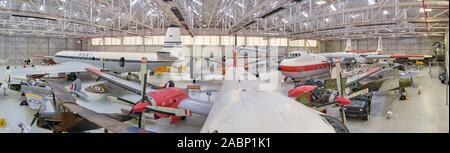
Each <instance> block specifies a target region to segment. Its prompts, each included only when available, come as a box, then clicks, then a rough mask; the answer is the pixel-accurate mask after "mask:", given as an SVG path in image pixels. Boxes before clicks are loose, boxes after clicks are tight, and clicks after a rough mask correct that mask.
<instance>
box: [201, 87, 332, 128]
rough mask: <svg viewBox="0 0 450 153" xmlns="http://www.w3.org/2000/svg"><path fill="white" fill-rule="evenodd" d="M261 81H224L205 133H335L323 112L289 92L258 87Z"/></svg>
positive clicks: (208, 119) (205, 125)
mask: <svg viewBox="0 0 450 153" xmlns="http://www.w3.org/2000/svg"><path fill="white" fill-rule="evenodd" d="M259 85H260V82H258V81H248V80H247V81H224V82H223V84H222V88H221V90H220V91H221V92H220V93H219V95H218V97H217V99H216V101H215V104H214V106H213V108H212V110H211V112H210V113H209V115H208V118H207V119H206V121H205V124H204V125H203V127H202V130H201V132H203V133H214V132H218V133H246V132H252V133H278V132H284V133H311V132H312V133H334V132H336V131H335V128H334V127H333V126H332V125H330V124H329V123H327V121H326V120H325V119H324V118H323V116H322V115H324V114H322V113H320V112H318V111H315V110H313V109H310V108H308V107H306V106H305V105H303V104H300V103H298V102H296V101H295V100H293V99H291V98H288V97H287V96H285V95H283V94H281V93H278V92H273V91H263V90H261V89H259Z"/></svg>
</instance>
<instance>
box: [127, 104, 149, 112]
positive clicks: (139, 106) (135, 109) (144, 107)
mask: <svg viewBox="0 0 450 153" xmlns="http://www.w3.org/2000/svg"><path fill="white" fill-rule="evenodd" d="M148 105H149V103H147V102H144V103H142V102H141V103H138V104H137V105H136V106H134V107H133V108H132V109H131V110H132V111H133V112H135V113H141V112H145V111H146V110H147V106H148Z"/></svg>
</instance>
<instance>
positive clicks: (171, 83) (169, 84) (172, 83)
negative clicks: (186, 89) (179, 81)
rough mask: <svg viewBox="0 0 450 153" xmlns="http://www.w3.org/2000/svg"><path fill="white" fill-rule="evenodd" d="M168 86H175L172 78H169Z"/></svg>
mask: <svg viewBox="0 0 450 153" xmlns="http://www.w3.org/2000/svg"><path fill="white" fill-rule="evenodd" d="M167 86H168V87H169V88H173V87H175V82H173V81H172V80H169V81H168V82H167Z"/></svg>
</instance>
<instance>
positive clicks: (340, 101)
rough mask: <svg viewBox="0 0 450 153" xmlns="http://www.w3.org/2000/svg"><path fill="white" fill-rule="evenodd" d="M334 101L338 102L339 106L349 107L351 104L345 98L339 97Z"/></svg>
mask: <svg viewBox="0 0 450 153" xmlns="http://www.w3.org/2000/svg"><path fill="white" fill-rule="evenodd" d="M336 101H338V105H339V106H343V105H349V104H350V103H351V102H352V101H350V100H348V99H347V98H345V97H340V96H337V97H336Z"/></svg>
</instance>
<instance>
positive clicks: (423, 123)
mask: <svg viewBox="0 0 450 153" xmlns="http://www.w3.org/2000/svg"><path fill="white" fill-rule="evenodd" d="M273 73H278V72H273ZM278 75H279V78H280V80H281V78H282V77H281V74H279V73H278ZM263 77H264V76H263ZM81 79H82V80H83V82H84V83H83V88H84V87H87V86H89V85H92V84H95V83H97V82H95V78H94V77H92V76H90V75H88V74H85V75H82V77H81ZM149 80H150V82H151V83H154V84H157V85H163V84H164V83H166V82H167V81H168V80H169V77H167V76H164V75H163V76H155V77H151V78H150V79H149ZM415 83H416V88H407V89H406V90H407V95H408V96H409V100H407V101H398V97H399V96H398V94H395V93H393V92H392V93H375V94H374V99H373V103H372V118H371V119H370V120H369V121H363V120H360V119H353V118H348V123H347V126H348V128H349V130H350V132H352V133H378V132H382V133H391V132H408V133H409V132H412V133H434V132H442V133H448V132H449V127H448V125H449V109H448V105H446V93H447V92H446V90H445V86H444V85H442V84H441V83H440V81H439V80H438V79H437V78H436V77H434V78H430V77H429V75H428V69H426V70H425V69H424V70H423V71H422V72H421V73H420V74H419V75H418V76H416V78H415ZM64 84H65V85H67V86H68V85H69V82H64ZM187 84H191V81H176V86H178V87H182V88H184V87H186V85H187ZM198 84H200V85H202V86H205V87H206V88H209V89H218V88H219V87H220V85H221V82H220V81H210V82H199V83H198ZM293 86H294V85H293V83H292V82H287V84H286V86H285V87H281V85H279V86H278V87H279V89H278V90H277V91H279V92H282V93H284V94H287V91H288V90H289V89H291V88H292V87H293ZM205 87H204V88H205ZM419 88H421V89H422V90H421V91H422V93H421V94H420V95H418V94H417V92H418V90H419ZM126 93H127V92H120V91H119V92H118V93H114V94H113V93H111V94H93V93H87V94H88V95H89V97H88V99H84V98H80V99H79V100H78V104H80V105H82V106H84V107H87V108H89V109H92V110H94V111H97V112H100V113H118V112H120V109H121V108H123V109H130V108H131V107H130V106H126V105H123V104H118V103H112V102H109V101H108V100H107V98H106V97H107V96H109V95H116V96H117V94H126ZM7 94H8V96H0V117H4V118H6V119H7V121H8V125H7V127H6V128H0V133H18V132H20V129H19V127H18V126H17V124H18V123H20V122H23V123H26V124H30V122H31V120H32V118H33V114H34V113H35V111H32V110H30V109H29V108H28V107H21V106H19V100H18V97H19V95H20V93H18V92H15V91H10V90H8V91H7ZM0 95H1V94H0ZM191 97H193V98H196V99H201V100H205V101H206V100H207V99H208V98H207V96H206V95H204V94H191ZM214 98H215V96H214V95H213V96H212V97H211V99H214ZM48 110H49V111H51V109H50V108H49V109H48ZM389 110H390V111H392V112H393V113H394V114H395V115H394V117H393V118H392V119H390V120H387V119H385V115H386V112H387V111H389ZM328 111H329V114H330V115H332V116H336V117H338V116H339V115H338V111H337V108H330V109H329V110H328ZM205 120H206V116H200V115H195V114H194V115H193V116H192V117H189V118H188V119H187V120H185V121H181V122H180V123H178V124H175V125H171V124H169V121H168V119H160V120H151V119H149V120H146V122H145V125H146V129H148V130H152V131H154V132H159V133H172V132H179V133H196V132H199V131H200V129H201V127H202V126H203V122H204V121H205ZM129 123H130V124H132V125H136V124H137V123H136V121H135V120H131V121H130V122H129ZM32 132H34V133H48V132H51V131H48V130H45V129H40V128H37V127H36V126H33V127H32ZM89 132H93V133H101V132H103V130H101V129H99V130H93V131H89Z"/></svg>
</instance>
